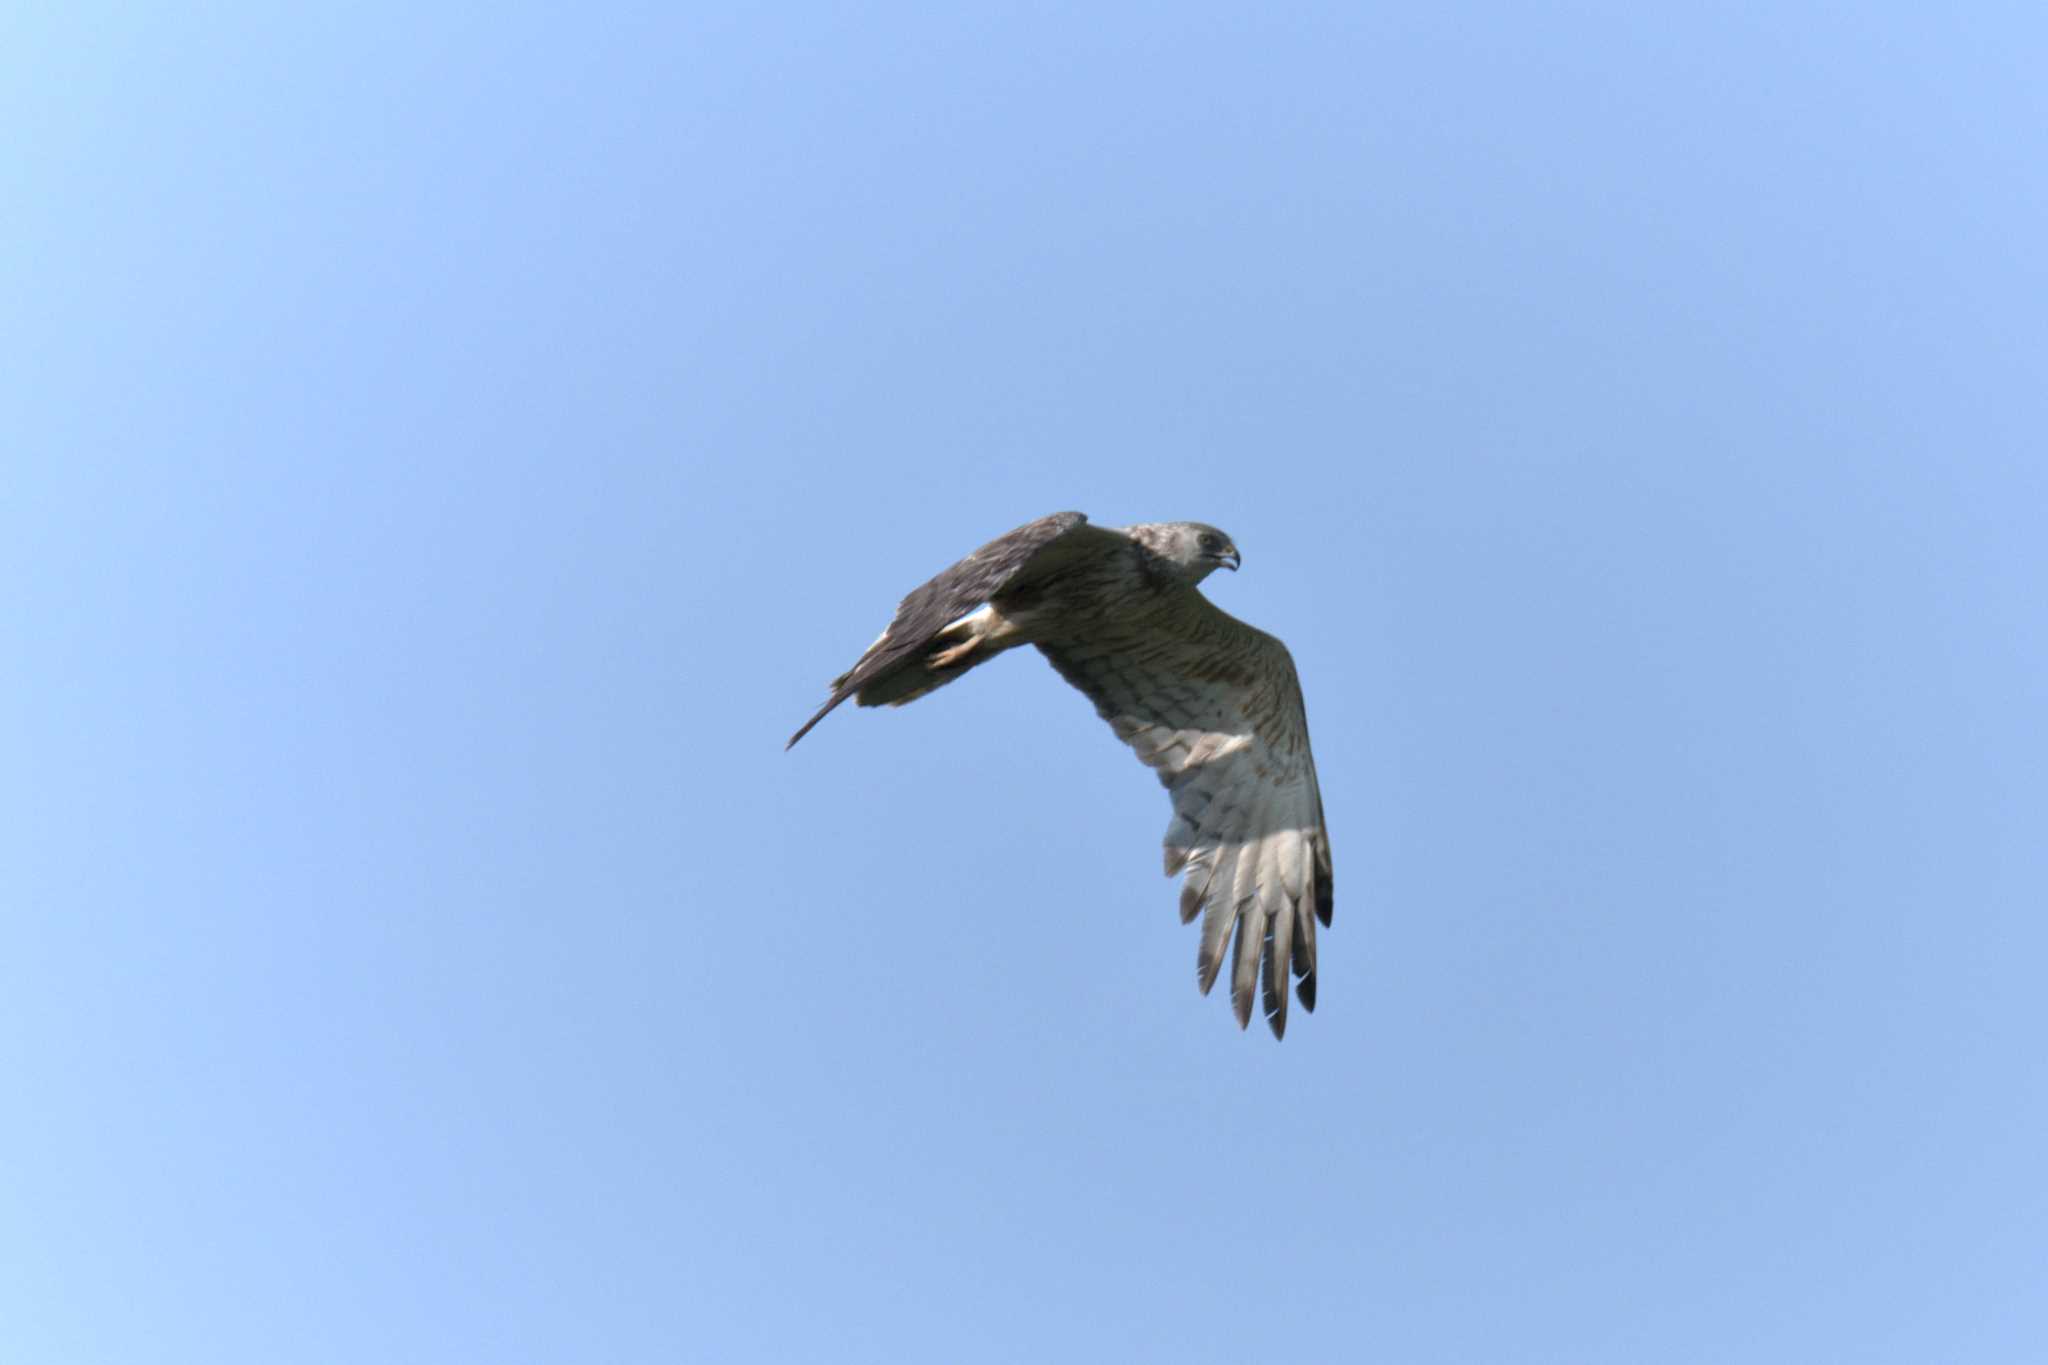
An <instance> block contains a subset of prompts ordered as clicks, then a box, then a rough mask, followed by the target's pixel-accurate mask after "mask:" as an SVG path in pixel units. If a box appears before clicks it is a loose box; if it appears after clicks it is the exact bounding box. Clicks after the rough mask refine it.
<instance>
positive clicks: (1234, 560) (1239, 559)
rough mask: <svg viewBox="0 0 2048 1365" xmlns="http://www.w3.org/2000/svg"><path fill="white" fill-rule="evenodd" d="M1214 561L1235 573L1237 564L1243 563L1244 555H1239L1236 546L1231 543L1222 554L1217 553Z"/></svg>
mask: <svg viewBox="0 0 2048 1365" xmlns="http://www.w3.org/2000/svg"><path fill="white" fill-rule="evenodd" d="M1216 562H1217V563H1218V564H1220V565H1222V566H1223V567H1224V568H1226V569H1228V570H1230V571H1231V572H1232V573H1236V572H1237V567H1238V565H1240V564H1242V563H1244V556H1243V555H1240V554H1239V553H1238V552H1237V547H1236V546H1235V545H1233V546H1231V547H1230V548H1229V549H1227V550H1225V551H1224V552H1223V553H1222V554H1220V555H1217V556H1216Z"/></svg>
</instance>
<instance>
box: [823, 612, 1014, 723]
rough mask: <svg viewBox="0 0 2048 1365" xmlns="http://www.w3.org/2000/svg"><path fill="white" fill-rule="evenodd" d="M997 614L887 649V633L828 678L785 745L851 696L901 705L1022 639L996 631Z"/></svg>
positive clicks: (964, 621) (862, 700)
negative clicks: (827, 687)
mask: <svg viewBox="0 0 2048 1365" xmlns="http://www.w3.org/2000/svg"><path fill="white" fill-rule="evenodd" d="M999 624H1000V621H999V619H998V618H995V617H993V616H992V615H990V614H988V613H986V612H977V613H974V614H972V615H969V616H966V617H962V618H961V619H960V620H958V621H955V622H954V623H953V624H952V625H949V626H947V627H946V628H945V629H944V630H942V631H940V632H939V633H938V634H937V635H934V636H932V637H931V638H930V639H929V640H926V641H924V642H923V643H922V644H921V645H918V646H915V647H913V648H911V649H909V650H907V651H906V650H900V649H899V650H891V649H889V648H887V646H888V644H889V641H888V638H887V637H886V636H884V637H883V638H882V639H881V640H878V641H876V648H875V649H873V650H870V651H869V653H868V657H867V658H864V659H862V660H861V661H860V662H859V663H858V664H855V665H854V666H853V669H852V671H850V672H847V673H843V674H841V675H840V676H839V677H837V678H834V679H833V680H832V696H831V699H830V700H829V701H827V702H826V703H825V704H824V705H823V706H821V707H819V708H818V713H817V714H816V715H814V716H812V717H811V718H810V719H809V720H807V721H805V722H804V723H803V727H802V728H801V729H799V730H798V731H797V732H796V733H795V734H793V735H791V736H790V737H789V743H788V744H785V745H783V746H782V747H783V748H784V749H790V748H793V747H795V745H796V742H797V741H798V740H800V739H802V738H803V737H804V736H805V735H807V734H809V733H810V732H811V727H812V726H814V725H816V724H817V723H818V722H819V721H821V720H823V719H825V717H826V716H828V715H830V714H831V713H832V709H833V708H834V707H836V706H838V705H839V704H840V703H841V702H843V701H845V700H846V699H847V698H848V697H852V698H854V699H855V700H856V701H857V702H858V704H859V705H861V706H904V705H907V704H909V703H910V702H914V701H916V700H917V699H918V698H919V697H922V696H924V695H925V694H926V693H928V692H936V691H937V690H938V689H940V688H941V687H944V686H945V685H946V684H947V683H949V682H951V681H953V680H954V679H955V678H957V677H959V676H960V675H961V674H963V673H966V672H969V671H971V670H972V669H974V668H977V667H979V666H980V665H982V664H985V663H987V662H988V661H989V660H990V659H993V658H994V657H995V656H996V655H998V654H1000V653H1002V652H1003V651H1004V650H1006V649H1010V648H1012V647H1014V646H1015V645H1018V644H1021V643H1023V641H1022V640H1021V639H1018V638H1016V637H1014V636H1013V635H1009V634H1005V635H1003V636H1000V637H999V636H997V635H996V634H994V632H993V627H995V626H997V625H999Z"/></svg>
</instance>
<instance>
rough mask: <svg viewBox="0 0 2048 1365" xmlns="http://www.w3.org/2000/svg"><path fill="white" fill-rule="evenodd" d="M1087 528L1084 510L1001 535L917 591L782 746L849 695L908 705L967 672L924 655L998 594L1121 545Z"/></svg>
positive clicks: (868, 702)
mask: <svg viewBox="0 0 2048 1365" xmlns="http://www.w3.org/2000/svg"><path fill="white" fill-rule="evenodd" d="M1087 522H1088V518H1087V517H1086V516H1084V515H1082V514H1081V513H1079V512H1055V513H1053V514H1052V515H1051V516H1049V517H1040V518H1039V519H1038V520H1037V521H1033V522H1029V523H1027V524H1025V525H1023V526H1019V527H1018V528H1017V529H1016V530H1014V531H1011V532H1010V533H1009V534H1007V535H1002V536H997V537H996V538H995V539H994V540H991V541H990V542H989V543H988V544H986V545H984V546H982V547H981V548H980V549H979V550H976V551H975V552H974V553H973V554H971V555H969V556H967V558H965V559H963V560H961V561H960V562H959V563H958V564H955V565H954V566H953V567H952V568H950V569H947V570H946V571H945V572H944V573H942V574H940V575H938V576H937V577H936V578H934V579H932V580H931V581H930V582H929V583H926V584H924V585H923V586H922V587H919V588H916V589H914V590H912V591H911V593H910V595H909V596H907V597H905V598H904V599H903V600H902V602H900V603H898V604H897V607H896V619H895V620H893V621H891V622H890V623H889V628H888V629H887V630H885V631H883V632H882V633H881V635H880V636H879V637H878V638H877V639H876V640H875V642H874V643H873V644H871V645H869V646H868V648H867V652H866V653H865V654H863V655H861V656H860V659H859V661H858V662H856V663H855V664H854V666H853V667H852V668H849V669H848V670H847V671H846V672H844V673H842V674H840V675H839V676H838V677H836V678H834V679H833V680H832V696H831V699H830V700H828V701H827V702H826V703H825V704H824V705H823V706H822V707H820V708H818V713H817V714H816V715H814V716H812V717H811V718H810V719H809V720H807V721H805V722H804V724H803V728H802V729H800V730H798V731H797V732H796V733H795V734H793V735H791V736H790V737H789V744H788V745H784V746H783V747H784V748H788V747H790V745H794V744H795V743H796V742H797V741H798V740H800V739H802V738H803V737H804V736H805V735H807V734H809V733H810V731H811V727H812V726H814V725H816V724H817V723H818V722H819V721H821V720H823V719H824V718H825V717H826V716H827V715H828V714H830V713H831V711H832V708H833V707H835V706H837V705H839V703H841V702H843V701H845V700H846V699H847V698H848V697H858V698H859V699H860V704H861V705H863V706H880V705H883V704H885V703H890V702H905V701H909V700H911V699H912V698H914V697H918V696H922V695H923V694H924V693H925V692H928V691H930V690H931V689H932V688H933V687H937V686H940V685H942V684H943V683H946V682H949V681H951V679H952V677H953V676H957V673H959V672H965V671H966V670H965V669H964V668H961V669H958V670H953V671H942V672H937V673H935V672H933V671H932V670H931V669H930V668H928V667H926V660H925V657H924V656H925V654H926V652H927V651H928V649H930V647H931V646H932V643H933V641H934V640H935V639H936V638H937V636H938V635H939V633H940V632H941V631H943V630H944V629H945V628H946V627H947V626H949V625H952V624H954V623H955V622H957V621H959V620H960V618H961V617H963V616H965V615H967V614H968V613H969V612H972V611H975V610H976V609H978V608H980V607H982V606H985V605H987V603H988V601H989V599H991V598H993V597H995V596H997V595H998V594H1000V593H1003V592H1014V591H1017V590H1019V589H1021V588H1024V587H1027V586H1029V585H1030V584H1032V583H1034V582H1036V581H1038V580H1040V579H1043V578H1045V577H1046V576H1048V575H1049V574H1051V573H1053V572H1056V571H1057V570H1059V569H1061V568H1064V567H1065V566H1066V565H1067V564H1069V563H1071V562H1072V561H1073V560H1074V559H1076V558H1078V557H1080V556H1082V555H1085V554H1088V553H1100V552H1101V551H1102V550H1103V548H1104V547H1105V545H1109V544H1114V543H1117V542H1119V541H1121V540H1122V537H1121V536H1120V535H1119V534H1118V533H1117V532H1114V531H1105V530H1102V529H1101V528H1099V527H1094V526H1089V525H1088V524H1087Z"/></svg>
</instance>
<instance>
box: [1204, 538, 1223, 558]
mask: <svg viewBox="0 0 2048 1365" xmlns="http://www.w3.org/2000/svg"><path fill="white" fill-rule="evenodd" d="M1222 548H1223V542H1222V541H1220V540H1218V539H1217V538H1216V537H1214V536H1211V535H1204V536H1203V537H1202V553H1204V554H1212V555H1213V554H1215V553H1216V552H1217V551H1218V550H1220V549H1222Z"/></svg>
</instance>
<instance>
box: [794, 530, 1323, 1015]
mask: <svg viewBox="0 0 2048 1365" xmlns="http://www.w3.org/2000/svg"><path fill="white" fill-rule="evenodd" d="M1240 562H1241V559H1240V556H1239V555H1238V552H1237V547H1236V546H1235V545H1233V544H1231V543H1230V537H1228V536H1226V535H1224V534H1223V533H1222V532H1221V531H1219V530H1217V529H1216V528H1215V527H1213V526H1204V525H1203V524H1201V523H1200V522H1193V521H1174V522H1162V523H1158V524H1154V525H1144V526H1130V527H1125V528H1124V529H1122V530H1111V529H1107V528H1104V527H1100V526H1092V525H1090V524H1089V522H1088V518H1087V517H1085V516H1083V515H1082V514H1081V513H1079V512H1057V513H1054V514H1053V515H1052V516H1049V517H1040V518H1039V519H1038V520H1037V521H1034V522H1031V523H1030V524H1028V525H1025V526H1020V527H1018V528H1017V529H1016V530H1014V531H1012V532H1010V533H1009V534H1008V535H1005V536H998V537H997V538H996V539H994V540H992V541H990V542H989V543H988V544H986V545H984V546H982V547H981V548H980V549H979V550H976V551H975V552H974V553H973V554H971V555H969V556H967V558H965V559H963V560H961V561H960V562H959V563H958V564H955V565H954V566H953V567H952V568H950V569H947V570H946V571H945V572H944V573H942V574H940V575H939V576H938V577H936V578H934V579H932V581H931V582H929V583H926V584H925V585H924V586H923V587H921V588H917V589H915V590H914V591H912V592H911V594H910V595H909V596H908V597H905V598H904V599H903V601H902V603H901V604H900V605H898V607H897V608H896V619H895V620H893V621H891V622H890V623H889V628H888V629H887V630H885V631H883V632H882V635H881V638H880V639H878V640H876V641H875V642H874V643H873V644H872V645H869V646H868V649H867V652H866V653H865V654H863V655H861V656H860V659H859V661H858V662H856V663H855V664H854V666H853V667H852V668H850V669H848V670H847V671H846V672H844V673H842V674H840V675H839V677H837V678H835V679H833V681H832V696H831V699H830V700H828V701H827V702H826V703H825V704H824V706H822V707H820V708H819V710H818V713H817V714H816V715H814V716H812V717H811V718H810V719H809V720H808V721H805V722H804V725H803V728H802V729H800V730H798V731H797V732H796V733H795V734H794V735H792V736H790V739H789V743H790V744H791V745H794V744H795V743H796V742H797V741H798V740H800V739H802V738H803V737H804V736H805V735H806V734H808V733H810V729H811V727H812V726H814V725H816V724H817V723H818V722H819V721H821V720H823V719H824V718H825V716H826V714H827V713H828V712H830V711H831V710H832V708H833V707H835V706H837V705H839V703H841V702H843V701H845V700H846V699H847V698H848V697H853V698H855V699H856V700H857V701H858V702H859V703H860V704H861V705H862V706H881V705H885V704H886V705H890V706H901V705H903V704H904V703H905V702H910V701H915V700H916V699H917V698H919V697H922V696H923V695H925V693H927V692H930V691H932V690H933V689H935V688H940V687H944V686H945V685H946V684H947V683H949V682H952V681H953V680H954V679H955V678H957V677H959V676H960V675H961V674H963V673H965V672H967V671H968V670H969V669H971V668H973V667H975V666H976V665H978V664H983V663H986V662H988V661H989V660H990V659H993V658H994V657H995V656H996V655H998V654H1000V653H1002V652H1003V651H1004V650H1007V649H1014V648H1016V647H1017V646H1018V645H1027V644H1028V645H1035V646H1036V647H1037V649H1038V652H1039V653H1041V654H1043V655H1044V656H1045V657H1046V658H1047V659H1048V660H1049V661H1050V662H1051V663H1052V666H1053V667H1054V668H1056V669H1058V670H1059V674H1060V676H1061V677H1063V678H1065V679H1066V680H1067V681H1068V682H1070V683H1072V684H1073V685H1074V686H1075V687H1078V688H1079V689H1081V691H1083V692H1085V693H1087V694H1088V698H1089V700H1091V701H1093V702H1094V703H1095V709H1096V711H1097V712H1098V713H1099V714H1100V715H1101V716H1102V718H1103V719H1104V720H1106V721H1108V722H1109V724H1110V728H1111V729H1113V730H1115V731H1116V736H1117V738H1118V739H1120V740H1122V741H1123V742H1124V743H1126V744H1128V745H1130V746H1131V748H1132V749H1133V750H1135V751H1136V752H1137V755H1138V758H1139V759H1140V760H1141V761H1143V762H1144V763H1145V764H1147V765H1148V766H1150V767H1151V768H1152V769H1153V771H1155V772H1157V773H1158V774H1159V780H1160V782H1161V783H1163V784H1164V785H1165V787H1166V789H1167V791H1168V792H1169V793H1171V795H1172V799H1173V821H1172V823H1171V824H1169V825H1168V826H1167V828H1166V875H1167V876H1169V877H1171V876H1173V875H1174V874H1175V873H1177V872H1178V873H1183V874H1184V877H1183V881H1182V884H1181V895H1180V917H1181V922H1182V923H1186V922H1188V921H1190V920H1192V919H1193V918H1194V917H1195V916H1196V915H1197V914H1198V913H1199V914H1200V915H1201V916H1202V943H1201V949H1200V951H1199V953H1198V954H1197V956H1196V959H1195V979H1196V982H1197V983H1198V984H1199V985H1200V987H1201V989H1202V993H1203V994H1204V995H1206V994H1208V992H1209V988H1210V987H1211V986H1212V985H1214V984H1215V982H1216V977H1217V974H1218V973H1219V972H1220V971H1221V970H1222V966H1223V953H1224V949H1225V947H1226V946H1230V945H1231V944H1232V930H1233V929H1234V930H1235V931H1236V937H1235V944H1234V946H1233V947H1232V948H1231V967H1230V1003H1231V1007H1232V1008H1233V1009H1234V1010H1235V1011H1236V1014H1237V1022H1238V1026H1239V1027H1240V1028H1242V1027H1243V1026H1245V1025H1246V1024H1248V1023H1249V1022H1250V1020H1251V1011H1252V993H1253V985H1254V982H1256V983H1257V984H1258V985H1259V987H1260V995H1261V999H1262V1005H1263V1012H1264V1014H1265V1017H1266V1023H1267V1025H1268V1026H1269V1027H1271V1029H1272V1030H1273V1036H1274V1037H1276V1038H1278V1037H1280V1036H1281V1035H1282V1034H1284V1033H1285V1032H1286V1029H1287V985H1288V973H1289V971H1290V969H1291V970H1292V972H1293V975H1294V976H1295V977H1297V978H1299V980H1298V981H1297V983H1296V985H1295V992H1296V994H1297V995H1298V996H1299V997H1300V1000H1301V1004H1302V1008H1303V1009H1307V1010H1313V1009H1314V1008H1315V1007H1316V925H1315V922H1316V920H1318V919H1320V920H1322V922H1323V923H1324V924H1325V925H1328V924H1329V922H1330V908H1331V879H1330V841H1329V838H1328V836H1327V835H1326V834H1325V833H1324V830H1323V798H1322V793H1321V791H1320V789H1319V788H1318V787H1317V786H1316V768H1315V760H1314V759H1313V758H1312V757H1311V755H1310V754H1309V747H1308V718H1307V716H1306V715H1305V714H1304V712H1303V709H1302V702H1301V684H1300V682H1299V681H1298V680H1297V679H1296V677H1295V673H1294V661H1293V660H1292V659H1291V658H1290V657H1288V653H1287V647H1286V646H1285V645H1283V644H1281V643H1280V642H1279V641H1278V640H1276V639H1274V638H1273V637H1272V636H1270V635H1268V634H1266V633H1265V632H1264V631H1260V630H1255V629H1253V628H1252V627H1251V626H1248V625H1246V624H1245V623H1244V622H1242V621H1240V620H1238V619H1237V618H1236V617H1233V616H1230V615H1228V614H1226V613H1225V612H1223V611H1222V610H1221V609H1220V608H1218V607H1216V606H1215V605H1214V604H1213V603H1211V602H1210V601H1209V599H1208V598H1206V597H1204V596H1202V594H1201V593H1200V592H1199V591H1197V590H1196V585H1197V584H1199V583H1200V582H1201V581H1202V580H1203V579H1204V578H1206V577H1208V576H1209V574H1210V573H1212V572H1214V571H1215V570H1216V569H1217V568H1218V567H1219V566H1224V567H1228V568H1231V569H1235V568H1237V567H1238V565H1239V563H1240Z"/></svg>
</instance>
